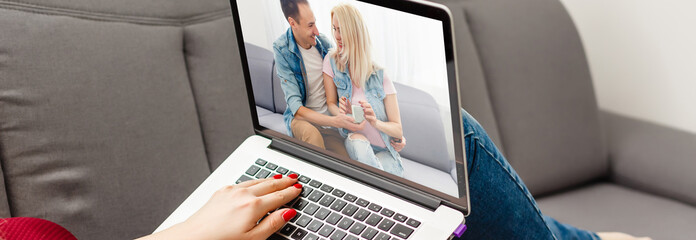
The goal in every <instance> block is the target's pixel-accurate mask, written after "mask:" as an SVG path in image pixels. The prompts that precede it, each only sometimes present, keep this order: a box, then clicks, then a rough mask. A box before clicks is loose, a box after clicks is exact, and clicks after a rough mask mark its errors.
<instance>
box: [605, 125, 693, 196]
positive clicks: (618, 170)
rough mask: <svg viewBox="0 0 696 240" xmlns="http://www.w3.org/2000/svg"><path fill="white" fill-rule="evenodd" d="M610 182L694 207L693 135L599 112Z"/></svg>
mask: <svg viewBox="0 0 696 240" xmlns="http://www.w3.org/2000/svg"><path fill="white" fill-rule="evenodd" d="M603 117H604V118H603V119H604V123H605V124H606V129H607V138H608V140H609V141H608V142H609V156H610V159H611V166H612V175H611V177H612V179H613V180H614V181H616V182H617V183H619V184H621V185H624V186H629V187H632V188H635V189H640V190H641V191H645V192H649V193H653V194H657V195H660V196H665V197H670V198H673V199H677V200H679V201H682V202H685V203H687V204H691V205H694V206H696V192H695V191H693V190H694V189H696V175H694V174H693V170H694V169H696V148H695V146H696V134H694V133H689V132H685V131H680V130H677V129H672V128H669V127H665V126H660V125H657V124H654V123H649V122H646V121H642V120H638V119H634V118H630V117H626V116H622V115H619V114H615V113H611V112H603Z"/></svg>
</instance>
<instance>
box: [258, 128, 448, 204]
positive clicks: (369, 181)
mask: <svg viewBox="0 0 696 240" xmlns="http://www.w3.org/2000/svg"><path fill="white" fill-rule="evenodd" d="M269 147H270V148H271V149H274V150H278V151H281V152H283V153H286V154H289V155H292V156H294V157H297V158H300V159H302V160H305V161H308V162H310V163H312V164H314V165H318V166H320V167H322V168H325V169H327V170H330V171H332V172H334V173H336V174H340V175H344V176H346V177H349V178H351V179H353V180H356V181H358V182H361V183H363V184H366V185H369V186H372V187H374V188H377V189H379V190H382V191H386V192H389V193H391V194H393V195H396V196H398V197H400V198H402V199H404V200H407V201H409V202H411V203H414V204H417V205H420V206H422V207H425V208H428V209H430V210H432V211H434V210H435V209H437V208H438V207H439V206H440V205H441V203H442V202H441V201H440V200H438V199H437V198H435V197H433V196H431V195H429V194H427V193H424V192H422V191H419V190H417V189H415V188H412V187H409V186H407V185H404V184H402V183H398V182H394V181H391V180H388V179H386V178H383V177H381V176H379V175H376V174H374V173H370V172H368V171H365V170H362V169H360V168H358V167H356V166H352V165H349V164H347V163H343V162H338V161H336V160H334V159H332V158H329V157H328V156H326V155H323V154H321V153H318V152H316V151H312V150H309V149H305V148H302V147H298V146H297V145H296V144H294V143H291V142H289V141H287V140H283V139H279V138H272V139H271V145H270V146H269Z"/></svg>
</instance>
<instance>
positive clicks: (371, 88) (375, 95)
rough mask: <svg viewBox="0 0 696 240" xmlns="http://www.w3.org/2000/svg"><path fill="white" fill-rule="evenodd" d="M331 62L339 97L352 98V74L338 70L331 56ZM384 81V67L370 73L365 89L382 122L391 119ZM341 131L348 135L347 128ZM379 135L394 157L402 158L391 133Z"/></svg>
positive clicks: (380, 133)
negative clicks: (394, 145) (385, 104)
mask: <svg viewBox="0 0 696 240" xmlns="http://www.w3.org/2000/svg"><path fill="white" fill-rule="evenodd" d="M330 62H331V69H333V72H334V78H333V81H334V84H336V91H337V92H338V99H340V98H341V97H345V98H347V99H351V98H352V96H353V84H352V82H351V80H350V75H349V74H348V73H346V72H343V71H341V70H338V67H336V59H334V58H331V61H330ZM383 81H384V71H383V70H382V69H379V70H377V71H375V72H373V73H372V74H371V75H370V78H369V79H367V81H366V82H365V87H364V88H363V91H365V97H366V98H367V102H368V103H370V105H371V106H372V110H374V112H375V116H377V119H379V120H380V121H382V122H387V121H389V119H388V118H387V111H386V109H385V107H384V98H385V97H386V96H387V95H386V94H385V93H384V85H383ZM351 102H352V100H351ZM339 132H340V133H341V136H343V137H347V136H348V133H349V131H348V130H347V129H343V128H341V129H340V131H339ZM379 135H380V136H382V141H384V145H386V146H387V149H388V150H389V153H391V155H392V157H394V159H401V156H400V155H399V152H397V151H396V150H394V147H392V145H391V144H390V141H389V139H390V137H389V135H387V134H386V133H383V132H381V131H380V132H379Z"/></svg>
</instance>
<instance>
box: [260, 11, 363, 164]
mask: <svg viewBox="0 0 696 240" xmlns="http://www.w3.org/2000/svg"><path fill="white" fill-rule="evenodd" d="M280 4H281V8H282V10H283V14H284V15H285V19H286V20H287V21H288V23H289V24H290V28H288V30H287V31H286V33H285V34H283V35H281V36H280V37H279V38H278V39H277V40H276V41H275V42H274V43H273V55H274V59H275V63H276V64H275V67H276V70H277V72H278V77H279V78H280V86H281V88H282V89H283V93H284V94H285V102H286V103H287V108H286V110H285V113H283V118H284V120H285V125H286V128H287V130H288V135H290V136H291V137H295V138H298V139H300V140H302V141H304V142H307V143H310V144H312V145H315V146H318V147H321V148H323V149H327V150H329V151H333V152H336V153H338V154H341V155H343V156H348V154H347V152H346V148H345V146H344V139H343V137H341V135H340V134H339V132H338V131H337V129H336V128H345V129H349V130H351V131H357V130H360V129H362V128H363V127H364V126H365V121H363V122H362V123H361V124H356V123H354V122H353V118H352V117H349V116H346V115H339V116H331V115H330V113H329V111H328V108H327V106H326V93H325V90H324V84H323V75H322V74H323V73H322V67H323V64H322V63H323V60H324V57H325V56H326V54H327V53H328V52H329V49H330V48H332V43H331V42H330V41H329V39H328V38H326V37H325V36H324V35H321V34H319V30H318V29H317V27H316V24H315V23H316V19H315V17H314V13H313V12H312V10H311V8H310V6H309V3H308V2H307V1H306V0H281V1H280Z"/></svg>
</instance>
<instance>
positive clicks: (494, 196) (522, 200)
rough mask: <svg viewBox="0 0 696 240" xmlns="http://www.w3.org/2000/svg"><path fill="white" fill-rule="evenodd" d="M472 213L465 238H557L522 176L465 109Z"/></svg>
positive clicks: (468, 219) (465, 138)
mask: <svg viewBox="0 0 696 240" xmlns="http://www.w3.org/2000/svg"><path fill="white" fill-rule="evenodd" d="M462 127H463V132H464V147H465V152H466V160H467V167H468V173H469V198H470V201H471V203H470V204H471V214H470V215H469V217H467V219H466V225H467V226H468V230H467V231H466V232H464V235H463V236H462V239H556V238H555V237H554V235H553V232H551V229H549V227H548V225H547V224H546V222H545V220H544V218H543V217H542V216H543V215H542V214H541V211H539V208H538V207H537V205H536V202H535V201H534V198H533V197H532V195H531V194H530V193H529V191H528V190H527V187H526V186H525V185H524V183H523V182H522V179H520V177H519V176H518V175H517V173H516V172H515V170H514V169H512V167H511V166H510V164H508V162H507V160H505V157H503V155H502V154H501V153H500V151H499V150H498V148H497V147H496V146H495V145H494V144H493V142H492V141H491V140H490V138H489V137H488V134H486V131H484V130H483V128H482V127H481V125H480V124H479V123H478V122H477V121H476V120H475V119H474V118H473V117H472V116H471V115H469V113H467V112H466V111H464V109H462Z"/></svg>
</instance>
